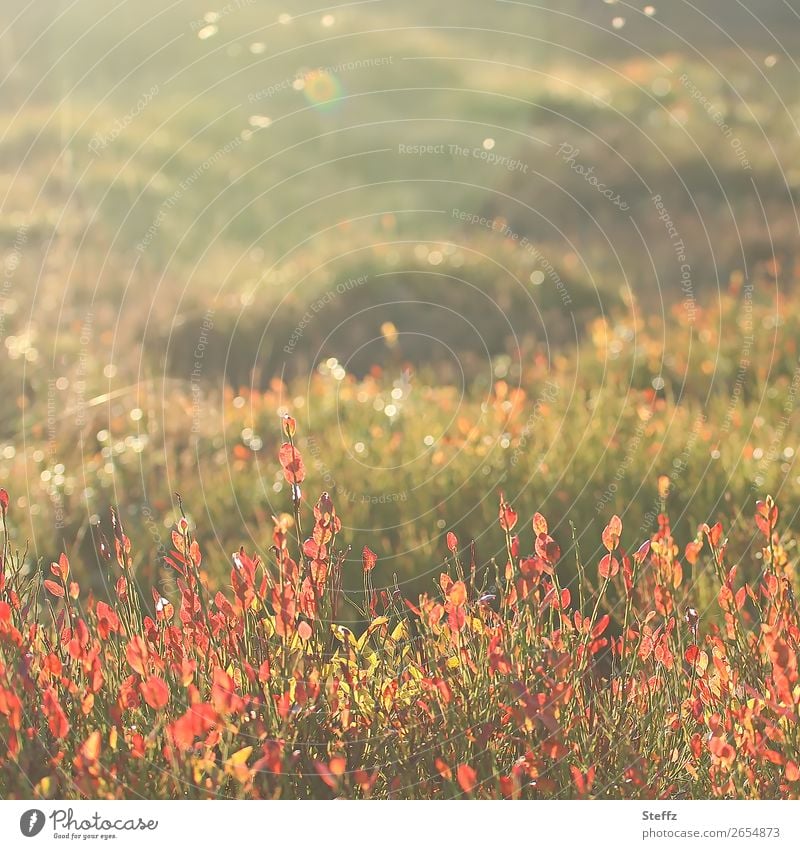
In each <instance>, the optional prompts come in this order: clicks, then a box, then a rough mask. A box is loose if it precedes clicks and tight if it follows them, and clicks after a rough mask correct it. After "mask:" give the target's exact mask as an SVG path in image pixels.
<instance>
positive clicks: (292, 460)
mask: <svg viewBox="0 0 800 849" xmlns="http://www.w3.org/2000/svg"><path fill="white" fill-rule="evenodd" d="M278 460H279V461H280V464H281V466H283V475H284V477H285V478H286V480H287V481H288V482H289V483H302V482H303V480H304V479H305V476H306V468H305V465H304V464H303V458H302V457H301V456H300V452H299V451H298V450H297V449H296V448H295V447H294V445H292V444H291V443H289V442H284V443H283V445H281V447H280V449H279V451H278Z"/></svg>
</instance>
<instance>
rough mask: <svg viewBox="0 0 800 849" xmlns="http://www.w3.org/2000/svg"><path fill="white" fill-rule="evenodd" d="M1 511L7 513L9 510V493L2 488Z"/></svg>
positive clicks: (0, 496) (0, 489)
mask: <svg viewBox="0 0 800 849" xmlns="http://www.w3.org/2000/svg"><path fill="white" fill-rule="evenodd" d="M0 509H2V511H3V512H4V513H5V512H6V510H8V491H7V490H5V489H3V488H2V487H0Z"/></svg>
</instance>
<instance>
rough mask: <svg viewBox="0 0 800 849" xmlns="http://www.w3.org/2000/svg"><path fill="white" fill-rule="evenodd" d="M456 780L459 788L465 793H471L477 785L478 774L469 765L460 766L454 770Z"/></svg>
mask: <svg viewBox="0 0 800 849" xmlns="http://www.w3.org/2000/svg"><path fill="white" fill-rule="evenodd" d="M456 778H457V779H458V785H459V787H460V788H461V789H462V790H463V791H464V792H465V793H472V791H473V790H474V789H475V785H476V784H477V783H478V774H477V773H476V772H475V770H474V769H473V768H472V767H471V766H470V765H469V764H461V765H460V766H459V767H458V769H456Z"/></svg>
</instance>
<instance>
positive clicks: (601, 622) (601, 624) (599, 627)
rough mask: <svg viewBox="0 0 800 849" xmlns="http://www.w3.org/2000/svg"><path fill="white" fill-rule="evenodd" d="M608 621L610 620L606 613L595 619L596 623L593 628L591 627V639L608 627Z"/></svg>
mask: <svg viewBox="0 0 800 849" xmlns="http://www.w3.org/2000/svg"><path fill="white" fill-rule="evenodd" d="M610 621H611V617H610V616H609V615H608V614H607V613H606V614H604V615H603V616H601V617H600V618H599V619H598V620H597V623H596V624H595V626H594V628H592V639H593V640H595V639H597V638H598V637H599V636H600V635H601V634H602V633H603V631H605V629H606V628H608V623H609V622H610Z"/></svg>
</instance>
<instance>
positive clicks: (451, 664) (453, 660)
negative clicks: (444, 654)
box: [447, 656, 461, 669]
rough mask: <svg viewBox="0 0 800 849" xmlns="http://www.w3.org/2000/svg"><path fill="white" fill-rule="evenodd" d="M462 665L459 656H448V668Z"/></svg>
mask: <svg viewBox="0 0 800 849" xmlns="http://www.w3.org/2000/svg"><path fill="white" fill-rule="evenodd" d="M459 666H461V661H460V660H459V659H458V658H457V657H455V656H454V657H448V658H447V668H448V669H458V667H459Z"/></svg>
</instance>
